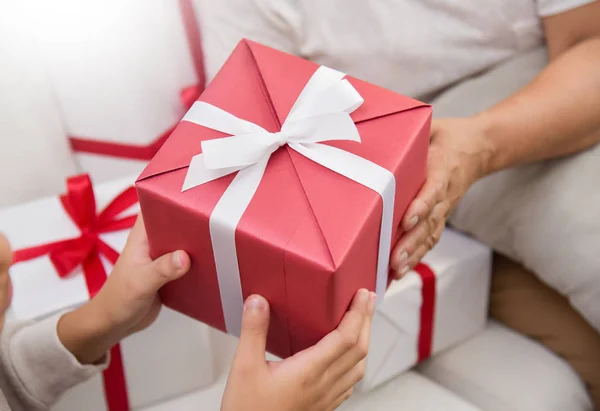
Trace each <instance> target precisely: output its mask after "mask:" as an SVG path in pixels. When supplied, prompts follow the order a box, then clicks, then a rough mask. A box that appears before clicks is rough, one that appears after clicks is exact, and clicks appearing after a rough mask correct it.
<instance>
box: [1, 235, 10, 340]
mask: <svg viewBox="0 0 600 411" xmlns="http://www.w3.org/2000/svg"><path fill="white" fill-rule="evenodd" d="M11 262H12V253H11V251H10V245H9V244H8V240H7V239H6V237H4V236H3V235H2V234H0V330H2V327H3V326H4V313H6V310H8V307H10V302H11V300H12V285H11V282H10V276H9V275H8V268H9V267H10V264H11Z"/></svg>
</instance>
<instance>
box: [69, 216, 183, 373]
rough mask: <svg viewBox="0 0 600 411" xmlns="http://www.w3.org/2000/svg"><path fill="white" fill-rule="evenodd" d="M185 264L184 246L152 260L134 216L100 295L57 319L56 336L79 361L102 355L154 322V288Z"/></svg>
mask: <svg viewBox="0 0 600 411" xmlns="http://www.w3.org/2000/svg"><path fill="white" fill-rule="evenodd" d="M189 268H190V258H189V257H188V255H187V254H186V253H185V252H184V251H175V252H173V253H170V254H166V255H163V256H162V257H160V258H158V259H156V260H154V261H152V259H151V258H150V253H149V247H148V239H147V237H146V230H145V229H144V223H143V220H142V217H141V216H140V217H138V220H137V222H136V224H135V226H134V227H133V229H132V231H131V234H130V235H129V239H128V240H127V244H126V246H125V249H124V250H123V253H122V254H121V257H120V258H119V260H118V261H117V264H116V265H115V267H114V269H113V271H112V273H111V274H110V276H109V277H108V279H107V281H106V283H105V284H104V286H103V287H102V289H101V290H100V292H99V293H98V295H96V297H94V298H93V299H92V300H91V301H89V302H88V303H86V304H85V305H83V306H81V307H80V308H78V309H77V310H75V311H73V312H70V313H68V314H65V315H64V316H63V317H62V318H61V320H60V321H59V323H58V336H59V338H60V340H61V341H62V343H63V345H64V346H65V347H66V348H67V349H68V350H69V351H71V352H72V353H73V354H74V355H75V356H76V357H77V359H78V360H79V361H80V362H81V363H83V364H86V363H94V362H97V361H99V360H101V359H102V357H103V356H104V355H105V354H106V352H107V351H108V350H109V349H110V348H111V347H112V346H113V345H115V344H116V343H118V342H119V341H120V340H122V339H123V338H125V337H127V336H128V335H130V334H133V333H134V332H136V331H140V330H142V329H144V328H146V327H148V326H149V325H150V324H152V322H153V321H154V320H155V319H156V317H157V316H158V313H159V311H160V308H161V302H160V299H159V298H158V294H157V292H158V290H159V289H160V288H161V287H162V286H163V285H165V284H166V283H168V282H169V281H172V280H175V279H177V278H179V277H181V276H182V275H184V274H185V273H186V272H187V271H188V270H189Z"/></svg>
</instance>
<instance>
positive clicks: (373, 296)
mask: <svg viewBox="0 0 600 411" xmlns="http://www.w3.org/2000/svg"><path fill="white" fill-rule="evenodd" d="M376 301H377V294H375V293H374V292H370V293H369V312H370V313H371V314H373V312H374V311H375V302H376Z"/></svg>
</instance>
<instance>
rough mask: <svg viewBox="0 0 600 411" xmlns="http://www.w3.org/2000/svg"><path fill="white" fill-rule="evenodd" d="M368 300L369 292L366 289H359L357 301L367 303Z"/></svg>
mask: <svg viewBox="0 0 600 411" xmlns="http://www.w3.org/2000/svg"><path fill="white" fill-rule="evenodd" d="M368 299H369V290H367V289H366V288H361V289H360V291H359V292H358V301H360V302H364V301H367V300H368Z"/></svg>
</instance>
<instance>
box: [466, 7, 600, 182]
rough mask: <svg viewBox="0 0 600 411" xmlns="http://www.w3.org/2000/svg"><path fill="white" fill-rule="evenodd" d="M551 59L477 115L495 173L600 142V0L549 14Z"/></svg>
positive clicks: (547, 30)
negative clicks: (524, 83)
mask: <svg viewBox="0 0 600 411" xmlns="http://www.w3.org/2000/svg"><path fill="white" fill-rule="evenodd" d="M544 28H545V33H546V39H547V44H548V53H549V59H550V63H549V64H548V66H547V67H546V69H545V70H543V71H542V72H541V73H540V74H539V76H538V77H537V78H535V79H534V80H533V81H532V82H531V83H530V84H529V85H527V86H526V87H525V88H523V89H522V90H520V91H518V92H517V93H516V94H514V95H512V96H511V97H509V98H508V99H506V100H504V101H502V102H501V103H499V104H497V105H496V106H494V107H492V108H490V109H489V110H486V111H484V112H483V113H481V114H480V115H478V116H477V117H476V120H475V121H478V122H479V123H480V124H481V127H482V128H483V130H484V135H485V139H486V140H487V143H488V146H489V148H488V150H489V151H488V153H487V154H486V155H487V156H489V159H487V160H486V162H487V164H486V166H485V168H484V170H483V171H484V172H485V173H490V172H493V171H497V170H500V169H504V168H507V167H511V166H516V165H520V164H524V163H529V162H533V161H539V160H546V159H550V158H555V157H559V156H564V155H567V154H572V153H575V152H578V151H581V150H584V149H586V148H588V147H590V146H592V145H593V144H595V143H598V142H600V2H594V3H591V4H589V5H587V6H583V7H579V8H577V9H574V10H571V11H568V12H565V13H561V14H558V15H555V16H550V17H547V18H545V19H544Z"/></svg>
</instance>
